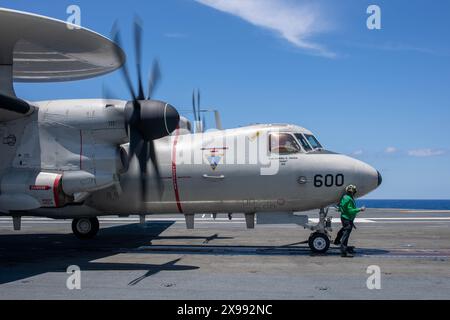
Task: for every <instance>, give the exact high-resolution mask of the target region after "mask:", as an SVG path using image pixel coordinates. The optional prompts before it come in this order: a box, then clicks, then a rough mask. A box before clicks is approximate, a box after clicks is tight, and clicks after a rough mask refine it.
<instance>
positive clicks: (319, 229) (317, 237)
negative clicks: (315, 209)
mask: <svg viewBox="0 0 450 320" xmlns="http://www.w3.org/2000/svg"><path fill="white" fill-rule="evenodd" d="M327 215H328V208H327V209H323V208H322V209H320V212H319V223H318V224H317V225H306V226H305V227H306V228H308V229H310V230H311V231H314V232H313V233H312V234H311V236H310V237H309V239H308V245H309V248H310V249H311V251H312V252H314V253H326V252H327V251H328V249H329V248H330V232H331V231H333V230H332V228H331V218H330V217H328V218H327Z"/></svg>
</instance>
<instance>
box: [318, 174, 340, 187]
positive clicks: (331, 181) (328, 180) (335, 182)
mask: <svg viewBox="0 0 450 320" xmlns="http://www.w3.org/2000/svg"><path fill="white" fill-rule="evenodd" d="M343 185H344V175H343V174H337V175H336V176H334V175H332V174H327V175H326V176H325V177H324V176H323V175H321V174H318V175H315V176H314V186H315V187H316V188H321V187H323V186H325V187H328V188H330V187H333V186H336V187H342V186H343Z"/></svg>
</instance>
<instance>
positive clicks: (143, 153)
mask: <svg viewBox="0 0 450 320" xmlns="http://www.w3.org/2000/svg"><path fill="white" fill-rule="evenodd" d="M142 34H143V31H142V21H141V20H140V19H139V18H138V17H135V20H134V45H135V55H136V56H135V57H136V70H137V91H135V88H134V86H133V82H132V80H131V77H130V73H129V70H128V67H127V66H126V64H124V65H123V66H122V75H123V78H124V80H125V83H126V86H127V89H128V92H129V94H130V96H131V101H129V102H128V103H127V104H126V106H125V124H126V127H127V130H128V136H129V139H130V147H129V153H128V162H130V161H131V159H132V158H133V157H134V156H136V157H137V159H138V162H139V168H140V188H141V199H142V201H143V202H144V201H145V199H146V195H147V163H148V160H151V163H152V165H153V168H154V171H155V176H156V183H157V186H158V194H159V198H160V199H161V198H162V194H163V192H164V185H163V183H162V180H161V173H160V169H159V164H158V157H157V154H156V150H155V143H154V141H155V140H157V139H160V138H163V137H165V136H168V135H170V134H171V133H172V132H173V131H174V130H175V129H176V128H177V127H178V124H179V121H180V115H179V114H178V111H177V110H176V109H175V108H174V107H173V106H171V105H170V104H168V103H165V102H162V101H157V100H152V96H153V93H154V91H155V88H156V87H157V86H158V84H159V82H160V79H161V72H160V67H159V62H158V60H155V61H154V62H153V67H152V71H151V73H150V79H149V84H148V93H147V96H146V95H145V92H144V85H143V82H142ZM112 38H113V40H114V42H115V43H116V44H117V45H118V46H119V47H121V44H122V41H121V38H120V32H119V29H118V28H117V24H115V26H114V27H113V31H112ZM117 51H119V49H117ZM116 54H117V55H120V52H116Z"/></svg>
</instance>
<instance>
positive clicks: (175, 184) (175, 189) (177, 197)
mask: <svg viewBox="0 0 450 320" xmlns="http://www.w3.org/2000/svg"><path fill="white" fill-rule="evenodd" d="M179 136H180V128H177V129H176V132H175V139H174V140H173V148H172V184H173V192H174V193H175V200H176V202H177V208H178V212H179V213H183V208H182V207H181V201H180V193H179V191H178V177H177V144H178V137H179Z"/></svg>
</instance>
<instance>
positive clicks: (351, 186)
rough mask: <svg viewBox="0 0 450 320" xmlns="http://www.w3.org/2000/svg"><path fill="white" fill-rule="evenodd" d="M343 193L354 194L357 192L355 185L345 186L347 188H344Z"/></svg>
mask: <svg viewBox="0 0 450 320" xmlns="http://www.w3.org/2000/svg"><path fill="white" fill-rule="evenodd" d="M345 192H347V193H351V194H356V192H358V190H357V189H356V186H355V185H353V184H351V185H349V186H347V188H345Z"/></svg>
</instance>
